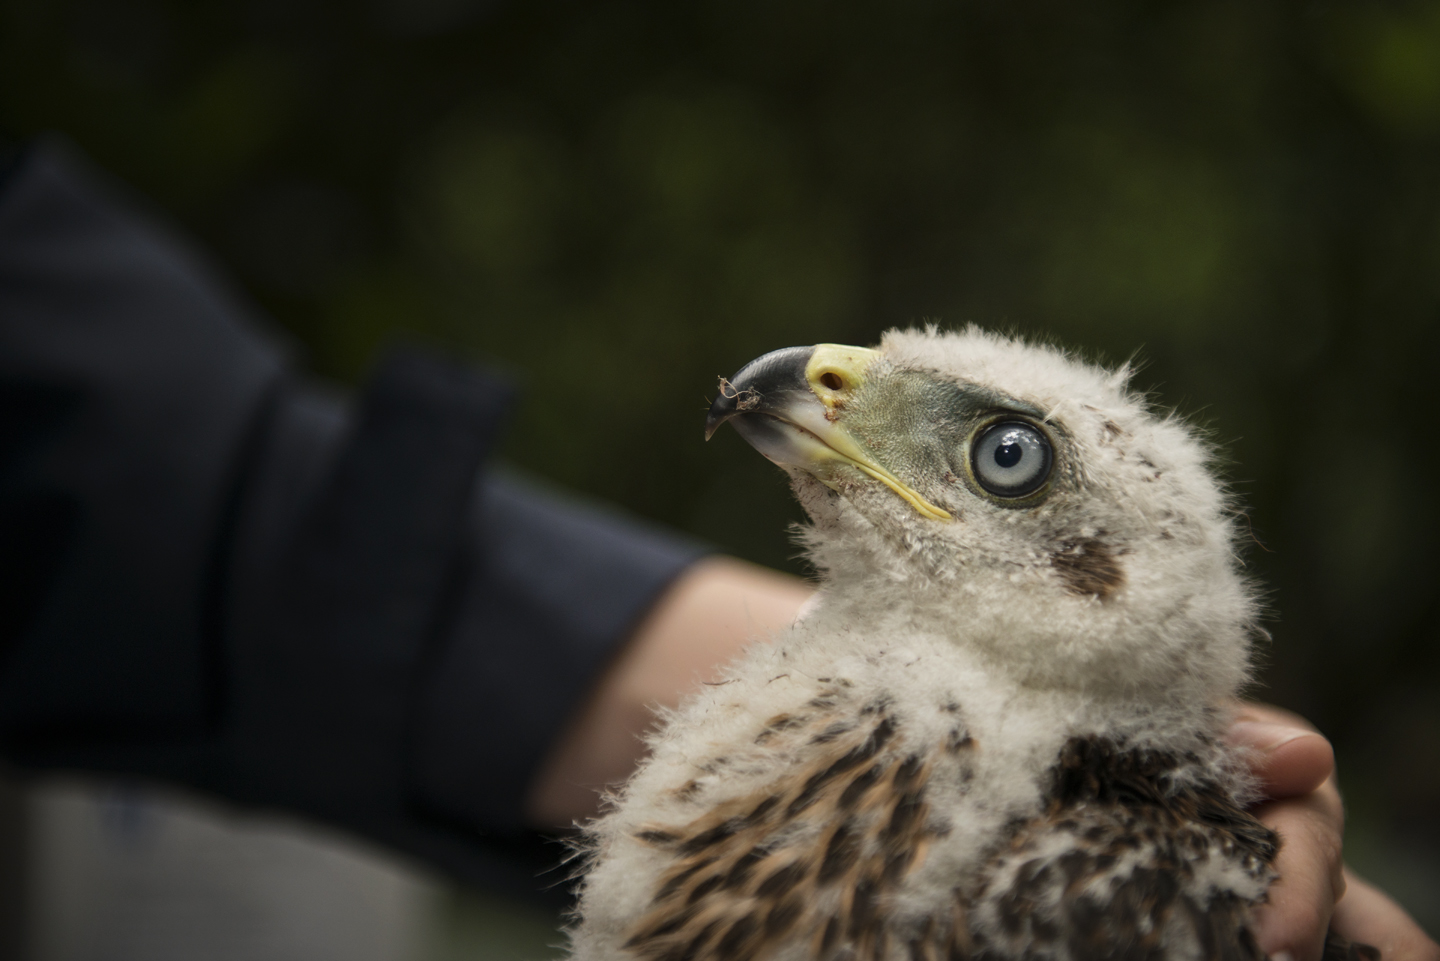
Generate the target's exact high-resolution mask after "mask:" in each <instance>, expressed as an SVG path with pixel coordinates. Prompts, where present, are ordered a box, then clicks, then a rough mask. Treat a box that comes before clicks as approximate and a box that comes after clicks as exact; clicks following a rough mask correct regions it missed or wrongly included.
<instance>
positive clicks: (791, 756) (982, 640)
mask: <svg viewBox="0 0 1440 961" xmlns="http://www.w3.org/2000/svg"><path fill="white" fill-rule="evenodd" d="M1127 378H1128V371H1127V370H1125V369H1123V368H1122V369H1121V370H1119V371H1117V372H1110V371H1105V370H1101V369H1098V368H1096V367H1093V366H1089V365H1087V364H1084V363H1081V362H1079V361H1077V360H1076V359H1074V358H1072V357H1070V356H1068V355H1066V354H1065V353H1063V352H1061V351H1059V350H1057V349H1054V348H1051V347H1044V346H1034V345H1029V344H1026V343H1024V342H1022V341H1020V340H1016V339H1009V338H1005V337H1001V336H996V335H993V334H989V333H985V332H982V331H980V330H977V329H973V328H972V329H968V330H965V331H963V332H959V333H939V332H937V331H936V330H934V329H930V330H925V331H913V330H912V331H893V332H891V333H889V334H887V335H886V336H885V338H884V339H883V341H882V343H881V345H880V347H879V348H878V349H877V350H869V349H864V348H856V347H844V346H839V345H833V344H822V345H819V346H815V347H803V348H790V349H787V350H780V351H776V352H774V353H771V354H767V355H765V356H764V357H761V358H759V359H758V360H756V361H754V362H752V363H751V364H749V365H747V366H746V367H745V368H744V369H743V370H741V371H740V373H738V374H737V375H736V376H735V378H734V379H733V381H723V380H722V382H721V396H720V397H719V398H717V399H716V401H715V403H714V405H713V406H712V407H711V410H710V414H709V419H708V423H707V436H708V435H709V433H712V432H713V431H714V430H715V429H716V428H717V427H719V426H720V425H721V424H722V423H725V422H727V421H728V422H729V423H731V424H733V425H734V427H735V428H736V429H737V430H739V431H740V433H741V434H742V435H743V436H744V437H745V439H746V440H747V441H749V442H750V443H751V444H752V445H754V446H755V447H756V448H757V449H758V450H759V451H760V452H761V453H762V454H764V455H765V456H766V457H767V458H769V459H770V460H772V461H774V462H775V463H776V464H779V465H780V466H781V467H783V468H785V470H786V471H787V472H788V473H789V474H790V476H791V478H792V482H793V486H794V490H795V494H796V496H797V497H798V498H799V500H800V502H801V504H802V505H803V506H804V508H805V510H806V512H807V513H808V514H809V516H810V518H811V525H810V526H809V527H808V528H806V529H805V531H804V532H803V535H802V537H803V543H804V545H805V548H806V550H807V553H808V555H809V557H810V559H811V561H812V562H813V563H814V565H815V567H816V568H817V570H818V571H819V572H820V574H821V583H820V602H819V604H818V606H817V607H816V608H815V610H814V612H813V613H812V614H810V615H809V616H807V617H805V618H804V619H802V620H801V621H800V622H799V623H797V624H796V625H795V626H794V627H793V628H792V629H791V630H789V631H788V632H786V633H783V634H782V635H780V636H779V637H778V638H775V640H774V643H772V644H763V643H762V644H755V645H753V646H752V647H751V649H750V650H749V652H748V653H747V654H746V655H745V656H743V657H742V658H741V659H740V660H739V662H738V663H736V664H734V665H733V666H731V667H730V668H729V672H728V674H727V676H726V679H725V681H724V682H723V683H721V684H717V685H713V686H709V687H706V688H705V689H704V690H703V691H702V692H701V693H699V694H698V695H696V696H694V697H692V698H691V699H690V700H689V701H688V702H687V703H685V704H684V705H683V706H682V707H681V708H680V709H679V710H677V711H675V712H674V713H672V714H670V715H669V716H668V717H666V718H665V719H664V723H663V727H662V729H661V730H660V731H659V733H657V734H656V735H655V736H654V737H653V740H652V748H653V754H652V757H651V759H650V760H649V761H648V763H646V764H645V766H644V767H643V768H642V769H641V770H640V771H639V772H638V773H637V774H636V775H635V776H634V777H633V779H632V780H631V781H630V782H629V784H627V785H626V786H625V788H624V790H623V792H622V793H621V794H620V795H619V796H618V797H617V798H615V799H614V800H613V803H612V806H611V809H610V810H609V812H608V813H607V814H605V815H604V816H603V817H602V818H600V819H599V820H597V821H596V822H595V823H593V824H592V825H591V826H590V827H589V829H588V832H587V842H588V854H587V858H588V867H587V870H586V873H585V876H584V881H583V885H582V891H581V902H580V908H579V921H578V923H577V925H576V927H575V929H574V930H573V932H572V941H573V953H574V956H575V958H577V959H579V961H840V959H846V961H849V959H856V961H871V959H874V961H884V959H904V961H959V959H965V958H986V959H989V958H995V959H1000V958H1006V959H1010V958H1015V959H1018V958H1027V959H1030V958H1034V959H1056V961H1063V959H1127V961H1128V959H1135V961H1140V959H1156V961H1159V959H1164V961H1172V959H1227V961H1228V959H1236V961H1251V959H1260V958H1262V957H1263V956H1262V954H1261V953H1260V951H1259V949H1258V947H1257V946H1256V943H1255V939H1254V937H1253V934H1252V932H1251V927H1250V924H1251V915H1252V910H1253V908H1254V907H1255V906H1256V905H1257V904H1259V903H1260V902H1262V901H1263V900H1264V898H1265V893H1266V889H1267V887H1268V886H1269V884H1270V883H1271V881H1272V880H1273V879H1274V878H1275V872H1274V870H1273V867H1272V864H1273V861H1274V858H1275V854H1276V851H1277V848H1278V841H1277V838H1276V836H1275V834H1274V833H1273V832H1271V831H1270V830H1269V829H1268V828H1266V827H1265V826H1263V825H1262V824H1260V823H1259V822H1258V821H1257V820H1255V819H1254V818H1253V817H1251V816H1250V815H1249V814H1248V813H1246V811H1245V809H1244V803H1245V801H1246V798H1247V784H1246V781H1245V778H1244V776H1243V774H1241V773H1240V771H1241V765H1240V764H1239V763H1238V762H1237V759H1236V758H1235V757H1233V756H1232V752H1230V751H1229V750H1227V749H1226V747H1225V746H1224V745H1223V743H1222V742H1221V740H1220V735H1221V731H1222V729H1223V728H1224V726H1225V724H1226V722H1227V717H1226V707H1225V705H1226V704H1227V702H1228V699H1230V698H1231V697H1233V696H1234V695H1235V693H1236V690H1237V689H1238V687H1239V686H1240V685H1241V683H1242V682H1243V681H1244V680H1245V679H1246V677H1247V671H1248V659H1249V646H1250V638H1251V635H1252V634H1253V632H1254V630H1255V628H1254V619H1255V601H1254V592H1253V591H1252V590H1251V588H1250V587H1249V586H1248V585H1247V583H1246V582H1245V579H1244V578H1243V577H1242V576H1241V575H1240V574H1239V573H1238V571H1237V561H1236V556H1235V549H1234V544H1233V540H1234V530H1233V525H1232V522H1231V515H1230V513H1229V512H1228V511H1227V506H1226V501H1225V497H1224V496H1223V494H1222V492H1221V489H1220V487H1219V486H1218V485H1217V483H1216V481H1215V480H1214V478H1213V477H1212V476H1211V474H1210V472H1209V470H1208V469H1207V458H1208V454H1207V450H1206V448H1205V447H1204V445H1203V444H1201V443H1200V442H1199V441H1198V440H1197V439H1196V436H1195V434H1194V433H1193V431H1192V430H1191V429H1189V428H1188V427H1187V426H1186V425H1185V424H1183V423H1181V422H1180V421H1178V420H1177V419H1175V418H1174V417H1169V416H1157V415H1156V414H1155V413H1154V412H1152V411H1150V410H1148V409H1147V407H1146V405H1145V403H1144V401H1143V400H1142V399H1141V398H1140V397H1138V396H1137V395H1135V394H1133V393H1131V392H1130V391H1129V390H1128V388H1127Z"/></svg>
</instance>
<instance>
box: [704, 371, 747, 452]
mask: <svg viewBox="0 0 1440 961" xmlns="http://www.w3.org/2000/svg"><path fill="white" fill-rule="evenodd" d="M727 386H728V382H727V381H726V380H725V378H723V377H722V378H720V393H719V394H718V395H716V397H715V400H714V401H713V402H712V403H711V404H710V410H709V412H708V413H706V415H705V439H706V440H709V439H710V438H711V437H714V436H715V432H716V431H717V430H719V429H720V425H721V424H723V423H725V422H726V421H727V420H729V419H730V418H732V417H734V416H735V415H736V414H738V413H739V411H738V410H737V409H736V407H735V394H734V391H731V392H730V395H729V396H728V397H727V396H726V390H725V388H726V387H727Z"/></svg>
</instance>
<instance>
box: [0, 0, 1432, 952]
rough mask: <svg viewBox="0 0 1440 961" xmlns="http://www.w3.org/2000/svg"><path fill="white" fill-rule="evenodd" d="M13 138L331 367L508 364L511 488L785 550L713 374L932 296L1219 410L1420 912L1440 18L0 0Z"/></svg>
mask: <svg viewBox="0 0 1440 961" xmlns="http://www.w3.org/2000/svg"><path fill="white" fill-rule="evenodd" d="M0 10H3V14H0V126H4V127H6V128H8V129H9V130H10V131H12V132H13V133H16V134H19V135H22V136H33V135H38V134H41V133H43V132H46V131H59V132H61V133H63V134H64V135H65V136H67V137H69V138H70V139H71V140H73V141H74V142H75V143H77V144H78V145H79V146H80V148H81V149H82V150H83V151H85V152H86V153H87V154H88V155H89V156H90V157H92V158H93V159H94V160H95V161H96V162H98V163H99V164H100V165H102V166H104V167H106V168H108V169H109V170H111V171H113V172H114V173H116V174H117V175H118V176H119V177H120V178H122V179H123V180H125V181H127V182H128V183H129V184H131V185H132V186H133V187H134V188H135V189H136V190H137V191H138V192H139V193H140V194H142V195H144V196H145V197H148V198H150V200H151V201H152V202H153V203H154V204H156V205H158V206H159V207H161V208H163V210H164V211H165V212H167V213H168V215H169V216H170V217H171V218H172V219H175V220H178V221H179V222H180V223H181V224H182V225H183V227H184V229H186V230H187V231H189V232H190V233H191V234H193V235H196V236H198V237H199V238H201V239H202V241H203V242H204V243H205V244H206V245H208V247H209V248H210V249H211V250H212V251H213V252H214V253H215V254H216V256H218V257H219V258H220V259H221V260H223V261H224V262H225V264H226V265H227V266H228V267H229V268H230V270H231V271H232V272H233V275H234V276H235V277H236V278H238V282H239V283H240V284H243V286H244V287H245V289H246V290H248V292H249V294H250V296H251V297H253V299H254V300H255V301H257V302H258V303H259V304H260V305H261V306H262V307H263V308H264V309H265V311H267V312H268V314H269V315H270V316H271V317H273V318H274V319H275V321H276V322H277V323H278V325H279V326H280V327H282V328H283V329H284V330H285V331H288V332H289V334H290V335H291V336H292V337H293V339H294V341H295V342H296V343H297V344H298V345H302V346H303V350H304V353H305V356H306V357H307V358H308V360H307V362H308V363H309V364H310V365H311V366H312V367H313V369H314V370H316V371H317V372H319V373H321V374H323V375H325V376H328V377H331V378H336V379H339V380H341V381H345V382H354V381H356V380H357V379H359V378H360V377H362V376H363V374H364V372H365V371H366V369H367V367H368V365H369V364H370V363H371V362H372V360H373V358H374V357H375V355H376V353H377V350H379V349H381V347H382V346H383V345H384V344H385V343H386V342H387V341H388V340H390V339H391V338H393V337H394V336H396V335H397V334H404V335H407V336H410V337H412V338H413V337H418V338H421V339H424V340H427V341H430V342H432V343H435V344H438V345H440V346H442V347H443V348H445V349H447V350H449V351H451V352H453V353H456V354H459V355H462V356H465V357H468V358H472V359H474V360H475V361H479V362H484V363H488V364H494V365H499V366H500V367H502V368H507V369H509V370H510V371H512V372H513V373H514V374H515V375H516V376H517V377H518V378H519V379H520V380H521V381H522V382H523V384H524V387H525V394H524V403H523V406H522V407H521V409H520V411H519V413H518V416H517V417H516V418H515V421H514V423H513V425H512V427H511V429H510V432H509V439H508V441H507V445H506V449H505V454H506V456H507V458H508V459H509V460H510V461H512V462H513V463H515V464H517V465H520V466H521V467H522V468H524V469H526V470H528V471H530V472H533V473H535V474H539V475H542V476H544V477H546V478H550V479H552V480H554V481H557V482H560V483H562V484H564V485H568V486H569V487H571V488H574V489H577V490H580V491H584V492H586V493H588V494H591V495H594V496H596V497H599V498H603V499H606V500H609V501H612V502H616V503H618V504H620V505H623V506H624V507H627V508H629V509H630V510H632V511H634V512H637V513H639V514H643V515H645V516H648V517H650V518H653V519H655V520H658V521H661V522H664V523H668V524H671V525H675V526H678V527H681V528H684V529H687V530H689V531H691V532H693V533H695V534H697V535H700V536H702V537H705V538H708V539H710V540H712V541H714V542H715V543H718V544H719V545H721V546H722V547H723V548H724V549H726V550H729V551H732V552H734V553H737V554H739V555H741V556H744V557H749V558H752V559H755V560H758V561H761V562H763V563H767V564H772V565H777V566H782V567H786V566H788V567H790V568H792V569H798V568H796V566H795V562H794V560H793V559H792V558H791V554H792V549H791V547H790V545H789V544H788V542H787V540H786V536H785V533H784V526H785V524H786V523H787V522H788V521H789V520H791V519H793V518H794V517H795V512H794V509H793V508H792V507H791V505H790V503H789V499H788V495H787V492H786V490H785V488H784V485H783V483H782V479H781V477H780V475H779V473H778V472H777V471H775V470H774V469H773V468H770V467H769V465H767V464H766V463H764V462H763V461H762V460H761V459H760V458H758V457H756V456H754V454H753V453H752V452H750V451H749V450H748V449H745V448H744V447H743V445H742V444H741V443H740V442H739V441H738V439H736V438H735V437H734V436H733V435H732V434H731V433H730V432H722V434H721V435H720V436H718V437H717V438H716V440H715V442H714V443H712V444H710V445H708V446H706V445H704V444H702V443H701V439H700V427H701V419H702V411H703V409H704V406H705V398H706V396H707V395H708V394H709V393H710V392H711V391H712V390H713V386H714V383H715V376H716V375H717V374H722V373H724V374H729V373H731V372H732V371H734V370H735V369H736V368H737V367H739V366H740V365H741V364H742V363H743V362H744V361H746V360H748V359H750V358H752V357H754V356H756V355H758V354H760V353H761V352H764V351H767V350H770V349H773V348H777V347H782V346H787V345H791V344H800V343H813V342H816V341H840V342H853V343H868V342H873V341H874V340H875V339H876V338H877V336H878V335H879V333H880V331H882V330H883V329H885V328H887V327H890V326H894V325H904V324H912V323H917V322H921V321H924V320H927V319H934V320H938V321H941V322H943V323H947V324H960V323H964V322H970V321H974V322H978V323H981V324H985V325H990V326H999V327H1004V328H1014V329H1018V330H1020V331H1024V332H1027V333H1033V334H1038V335H1041V336H1046V337H1054V338H1056V339H1058V340H1060V341H1061V342H1063V343H1066V344H1069V345H1073V346H1076V347H1080V348H1083V349H1084V350H1085V351H1086V352H1087V353H1091V354H1092V355H1094V356H1097V357H1101V358H1106V359H1109V360H1112V361H1116V360H1123V359H1125V358H1126V357H1128V356H1130V355H1131V354H1132V352H1134V351H1136V350H1137V349H1138V350H1139V351H1140V357H1141V358H1142V359H1143V360H1144V361H1145V367H1144V370H1143V372H1142V374H1141V376H1140V378H1139V383H1140V384H1141V386H1144V387H1146V388H1150V389H1154V390H1155V392H1156V397H1157V400H1158V401H1159V402H1160V403H1162V404H1165V405H1170V406H1176V407H1178V408H1179V409H1180V410H1181V411H1182V412H1185V413H1186V414H1188V415H1189V416H1192V417H1194V418H1198V419H1199V420H1200V421H1201V422H1203V423H1204V424H1206V425H1208V426H1209V428H1210V429H1211V430H1212V431H1213V435H1214V437H1215V438H1216V439H1217V441H1219V442H1220V443H1222V444H1223V445H1224V447H1225V449H1226V451H1227V452H1228V456H1229V458H1230V461H1231V466H1230V468H1229V472H1230V477H1231V480H1232V482H1233V484H1234V487H1235V489H1236V490H1237V492H1238V494H1239V496H1240V499H1241V500H1242V502H1243V503H1244V505H1245V508H1246V510H1247V513H1248V516H1249V519H1250V522H1251V524H1252V526H1253V529H1254V534H1255V540H1256V542H1257V546H1255V547H1254V548H1253V549H1251V550H1250V551H1249V552H1248V556H1247V560H1248V563H1249V564H1250V566H1251V569H1252V570H1253V571H1254V572H1255V573H1256V574H1257V575H1258V576H1259V577H1261V578H1262V579H1263V580H1264V582H1265V583H1266V584H1267V585H1268V586H1269V588H1270V589H1271V593H1270V595H1269V597H1270V605H1271V617H1270V620H1269V627H1270V629H1271V630H1272V632H1273V635H1274V640H1273V644H1272V645H1271V646H1270V647H1269V649H1268V650H1267V651H1266V652H1265V653H1264V655H1263V659H1264V663H1263V669H1262V677H1261V682H1260V683H1259V684H1258V685H1257V687H1256V693H1257V695H1258V696H1260V697H1263V698H1265V699H1269V700H1273V701H1276V702H1278V703H1280V704H1282V705H1285V706H1288V707H1292V708H1294V709H1296V710H1298V711H1300V712H1302V713H1304V714H1305V715H1306V716H1308V717H1310V718H1312V719H1313V720H1314V721H1315V722H1316V723H1317V724H1319V725H1320V726H1321V727H1322V729H1324V730H1325V731H1326V732H1327V733H1328V734H1330V735H1331V736H1332V737H1333V738H1334V740H1335V743H1336V745H1337V748H1338V751H1339V755H1340V762H1341V771H1342V785H1343V787H1344V789H1345V790H1346V794H1347V800H1348V802H1349V806H1350V810H1351V818H1352V820H1351V829H1350V838H1349V841H1350V856H1351V858H1352V860H1353V861H1354V862H1355V863H1356V864H1357V865H1358V867H1359V868H1360V869H1361V870H1362V872H1368V873H1369V874H1371V875H1372V876H1373V877H1375V878H1376V879H1377V880H1379V881H1380V882H1381V883H1382V884H1384V885H1385V886H1387V887H1389V888H1391V889H1392V890H1393V891H1394V892H1395V893H1396V894H1397V895H1398V896H1399V897H1400V898H1401V899H1402V900H1403V901H1405V903H1406V904H1407V905H1408V906H1409V907H1410V909H1411V910H1412V911H1414V912H1415V913H1416V914H1417V915H1418V916H1420V917H1421V919H1422V920H1423V921H1424V922H1425V923H1426V924H1428V925H1429V926H1430V929H1431V930H1432V931H1434V930H1436V929H1437V928H1440V644H1437V628H1436V621H1437V605H1436V597H1437V591H1436V587H1437V575H1440V571H1437V551H1436V550H1435V546H1434V545H1435V539H1436V538H1435V534H1436V496H1435V495H1436V472H1437V466H1440V465H1437V457H1436V449H1435V431H1434V429H1433V426H1432V423H1431V421H1432V417H1433V414H1427V413H1426V411H1427V410H1428V409H1429V403H1430V399H1431V398H1432V397H1433V396H1434V388H1435V385H1436V382H1437V377H1436V376H1435V374H1434V373H1433V368H1434V366H1435V362H1436V358H1437V351H1440V3H1437V2H1435V0H1425V2H1360V0H1355V2H1326V0H1320V2H1303V3H1301V2H1285V0H1276V2H1270V3H1253V2H1241V0H1233V2H1224V0H1212V2H1199V0H1188V2H1187V0H1177V2H1166V3H1160V2H1147V0H1105V2H1097V3H1086V4H1077V3H1073V2H1059V0H1029V2H1014V0H1011V2H1001V0H971V2H963V3H961V2H951V3H942V2H927V0H895V2H889V3H878V2H877V3H863V2H838V0H836V2H821V0H787V2H775V0H772V2H764V3H759V2H753V0H726V2H714V0H702V2H696V3H690V4H669V3H660V2H650V0H633V2H622V0H599V2H591V3H570V2H562V0H539V2H529V3H523V4H521V3H507V2H503V0H370V2H369V3H365V2H357V3H350V4H339V3H333V2H325V0H206V2H200V0H113V2H105V0H69V2H64V0H50V2H46V0H0Z"/></svg>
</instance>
